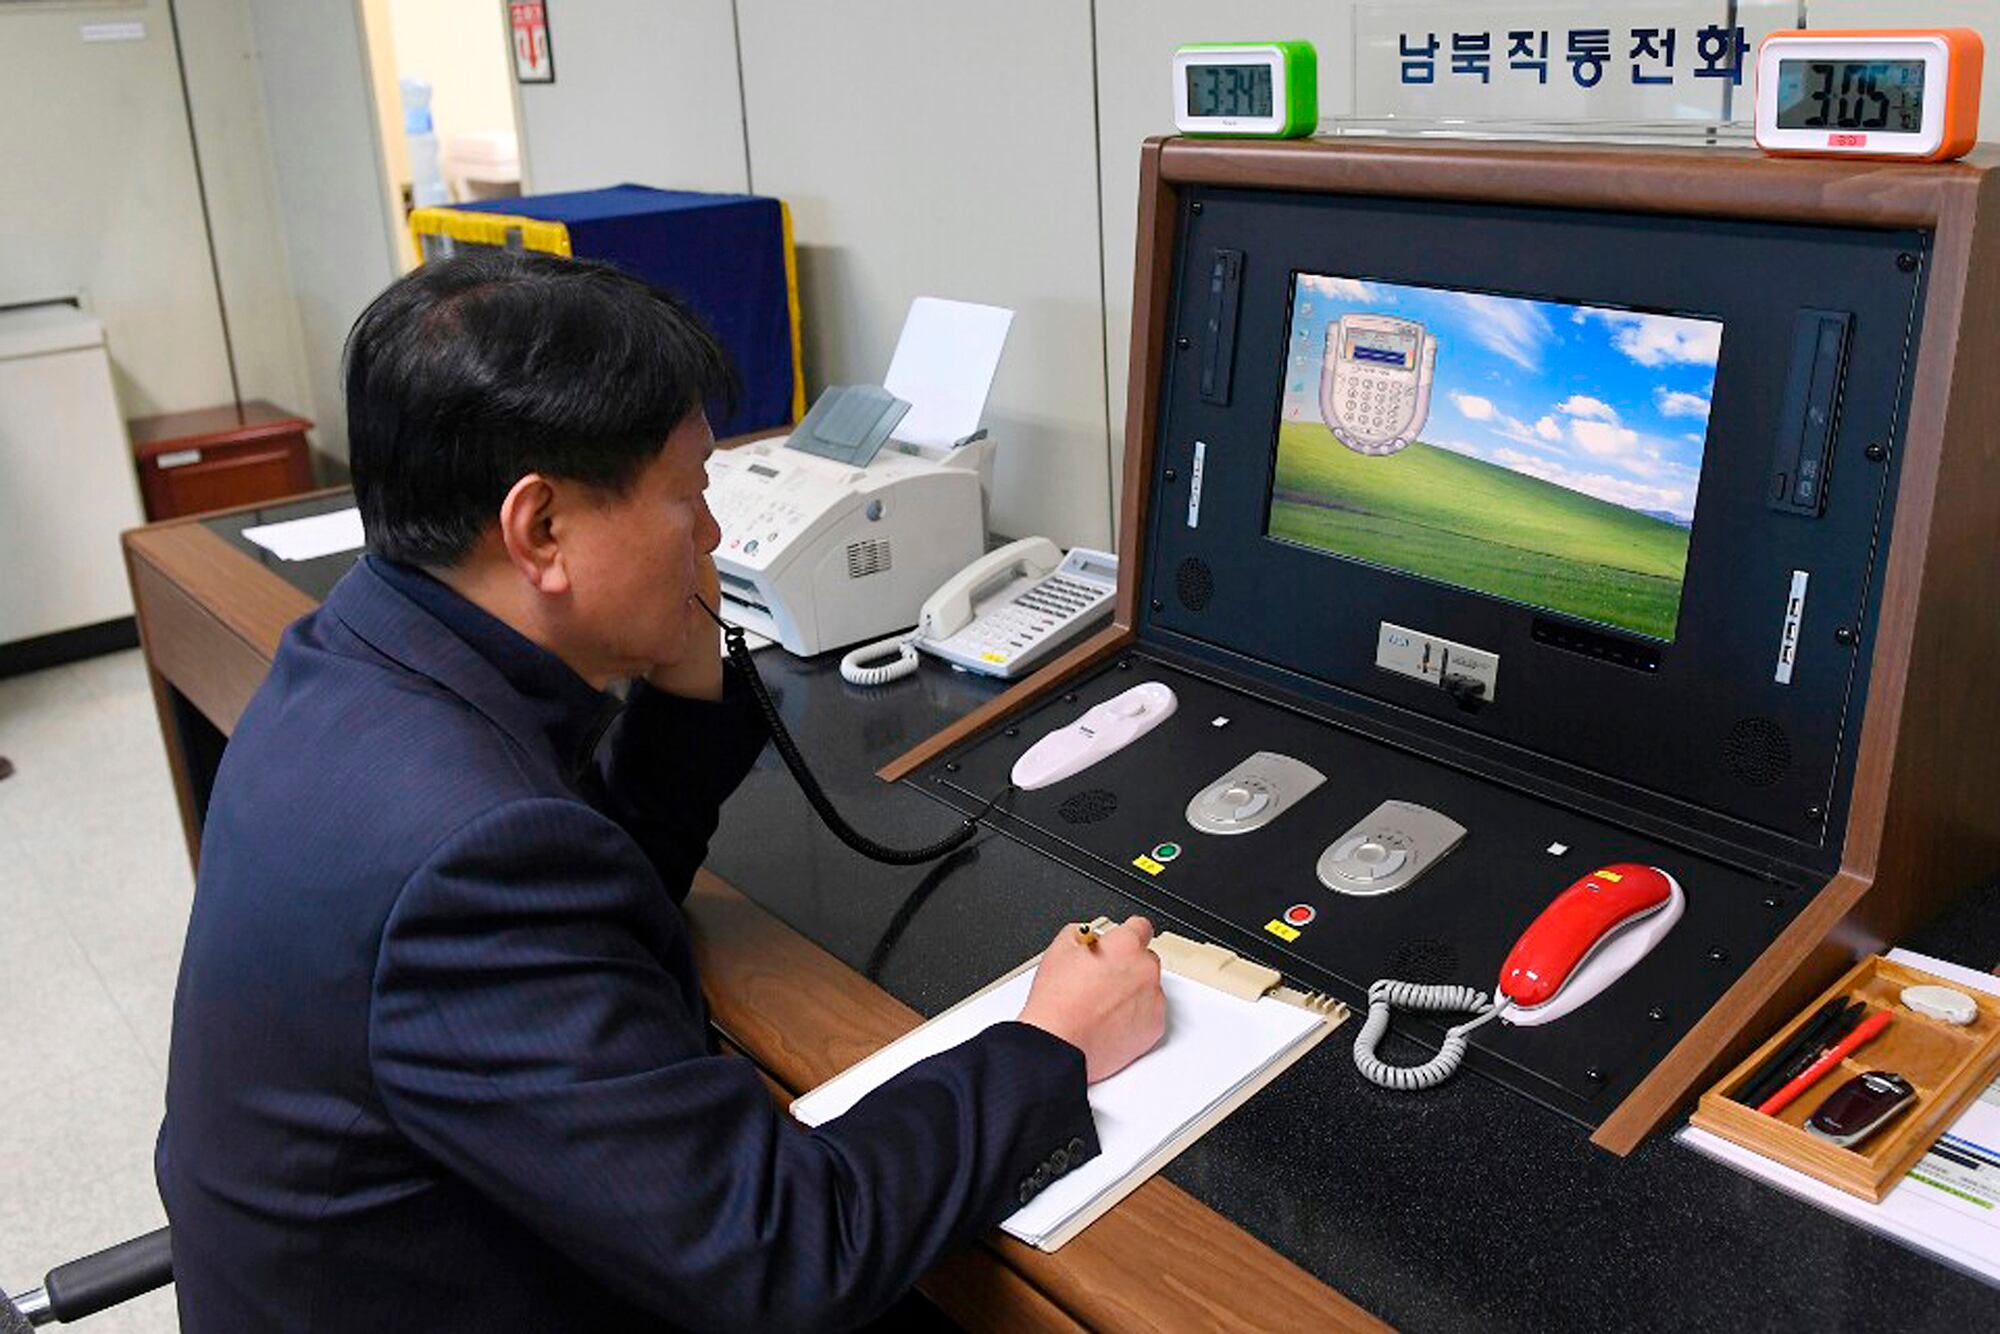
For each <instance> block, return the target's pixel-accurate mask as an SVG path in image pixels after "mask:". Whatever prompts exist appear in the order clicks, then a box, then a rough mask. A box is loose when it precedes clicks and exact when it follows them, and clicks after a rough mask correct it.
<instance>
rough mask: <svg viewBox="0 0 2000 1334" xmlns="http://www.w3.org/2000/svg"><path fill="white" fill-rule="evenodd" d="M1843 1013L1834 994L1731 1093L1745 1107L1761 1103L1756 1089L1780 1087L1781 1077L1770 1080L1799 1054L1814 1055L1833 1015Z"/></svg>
mask: <svg viewBox="0 0 2000 1334" xmlns="http://www.w3.org/2000/svg"><path fill="white" fill-rule="evenodd" d="M1846 1012H1847V1001H1846V1000H1845V999H1844V998H1842V997H1840V996H1835V997H1834V998H1833V999H1832V1000H1830V1001H1828V1002H1827V1003H1826V1004H1824V1005H1822V1006H1820V1007H1819V1011H1818V1012H1817V1013H1816V1014H1814V1015H1813V1017H1812V1018H1811V1019H1810V1020H1808V1021H1807V1022H1806V1025H1805V1027H1804V1028H1801V1029H1800V1030H1799V1031H1798V1032H1797V1033H1796V1034H1795V1035H1794V1036H1793V1038H1792V1040H1791V1041H1790V1042H1787V1043H1786V1044H1785V1045H1784V1046H1782V1047H1780V1048H1779V1049H1778V1050H1777V1052H1776V1053H1775V1054H1774V1055H1772V1056H1771V1057H1770V1058H1769V1059H1767V1060H1766V1061H1765V1062H1764V1063H1763V1064H1762V1065H1760V1066H1758V1067H1757V1069H1756V1070H1755V1071H1754V1072H1752V1073H1751V1075H1750V1077H1749V1078H1748V1079H1746V1080H1744V1081H1743V1084H1742V1086H1741V1087H1740V1088H1738V1089H1737V1091H1736V1092H1735V1093H1734V1094H1733V1095H1731V1096H1732V1097H1734V1099H1735V1100H1736V1101H1737V1102H1740V1103H1742V1104H1744V1105H1745V1106H1748V1107H1755V1106H1756V1105H1757V1104H1758V1103H1760V1102H1762V1101H1763V1100H1764V1099H1763V1097H1761V1096H1759V1094H1760V1091H1764V1086H1765V1085H1767V1084H1769V1085H1770V1086H1771V1087H1772V1088H1777V1087H1779V1086H1781V1085H1782V1083H1783V1080H1782V1079H1779V1080H1777V1082H1776V1083H1773V1082H1772V1081H1773V1079H1774V1078H1775V1077H1776V1076H1777V1075H1778V1073H1779V1072H1780V1071H1782V1070H1784V1069H1786V1068H1787V1067H1788V1066H1790V1065H1791V1064H1792V1063H1793V1062H1794V1061H1796V1060H1797V1059H1798V1058H1799V1057H1800V1056H1801V1055H1802V1054H1803V1053H1805V1052H1808V1051H1810V1052H1812V1053H1813V1054H1814V1055H1818V1053H1819V1052H1820V1051H1821V1050H1822V1046H1821V1042H1820V1039H1821V1037H1822V1035H1823V1034H1824V1033H1825V1031H1826V1030H1827V1029H1828V1028H1829V1027H1830V1026H1831V1025H1832V1024H1833V1023H1835V1022H1837V1019H1836V1016H1837V1015H1843V1014H1845V1013H1846Z"/></svg>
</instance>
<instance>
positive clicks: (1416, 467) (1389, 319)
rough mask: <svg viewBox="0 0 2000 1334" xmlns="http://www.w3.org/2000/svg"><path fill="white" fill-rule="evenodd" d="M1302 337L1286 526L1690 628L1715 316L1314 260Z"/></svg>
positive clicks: (1303, 296)
mask: <svg viewBox="0 0 2000 1334" xmlns="http://www.w3.org/2000/svg"><path fill="white" fill-rule="evenodd" d="M1285 345H1286V349H1287V353H1286V358H1285V363H1286V365H1285V381H1284V386H1283V393H1282V396H1281V399H1280V407H1279V419H1278V445H1277V451H1278V453H1277V467H1276V472H1275V475H1274V479H1273V483H1272V491H1271V507H1270V515H1269V520H1268V522H1267V525H1266V532H1267V533H1268V534H1269V535H1270V536H1271V537H1273V538H1277V539H1278V540H1280V541H1284V542H1292V543H1297V544H1299V545H1301V546H1306V547H1311V548H1314V549H1315V550H1318V551H1324V552H1328V553H1330V554H1332V555H1336V556H1342V557H1346V558H1348V559H1351V560H1357V561H1364V562H1367V563H1369V564H1372V565H1378V566H1385V567H1387V568H1390V569H1394V570H1401V571H1404V572H1407V573H1409V574H1413V575H1417V576H1419V577H1422V578H1425V579H1432V580H1436V581H1438V582H1440V583H1445V584H1450V585H1453V586H1455V587H1459V588H1465V589H1470V590H1472V591H1474V592H1478V593H1484V594H1489V595H1491V596H1493V597H1497V598H1503V599H1506V600H1508V601H1511V602H1518V603H1522V604H1525V605H1528V606H1532V607H1538V608H1542V609H1544V610H1547V611H1552V612H1557V613H1560V614H1563V615H1566V616H1573V617H1577V618H1578V619H1581V620H1585V621H1592V622H1596V623H1598V624H1601V625H1607V626H1612V627H1615V628H1617V629H1620V630H1625V631H1629V632H1632V633H1634V634H1638V635H1643V636H1646V637H1648V638H1651V639H1657V640H1671V639H1673V637H1674V628H1675V623H1676V622H1677V620H1678V619H1679V615H1680V603H1681V587H1682V583H1683V580H1684V579H1685V577H1686V573H1687V560H1688V538H1689V535H1690V533H1691V531H1692V529H1693V527H1694V505H1695V492H1696V489H1697V485H1698V483H1699V481H1700V478H1701V462H1702V453H1703V450H1704V448H1705V446H1706V443H1707V434H1708V410H1709V400H1710V398H1711V397H1712V396H1713V394H1714V390H1715V368H1716V361H1717V358H1718V357H1719V356H1720V355H1721V351H1722V324H1721V322H1720V321H1718V320H1713V319H1703V318H1699V317H1696V316H1690V315H1677V314H1662V313H1655V312H1647V311H1637V310H1628V309H1622V308H1616V307H1610V306H1595V305H1572V304H1568V303H1563V302H1554V301H1531V300H1528V299H1526V298H1523V297H1511V296H1496V295H1492V294H1489V293H1481V292H1460V291H1451V290H1447V289H1444V288H1437V287H1417V286H1409V285H1404V284H1398V283H1386V282H1377V281H1373V280H1363V279H1358V278H1342V277H1332V276H1328V275H1324V274H1313V273H1300V274H1297V275H1295V276H1294V282H1293V290H1292V313H1291V324H1290V328H1289V330H1288V331H1287V334H1286V339H1285Z"/></svg>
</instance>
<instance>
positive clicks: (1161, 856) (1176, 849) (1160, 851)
mask: <svg viewBox="0 0 2000 1334" xmlns="http://www.w3.org/2000/svg"><path fill="white" fill-rule="evenodd" d="M1180 855H1181V845H1180V844H1178V843H1162V844H1160V846H1159V847H1157V848H1154V849H1153V860H1154V861H1156V862H1170V861H1172V860H1173V859H1174V858H1176V857H1178V856H1180Z"/></svg>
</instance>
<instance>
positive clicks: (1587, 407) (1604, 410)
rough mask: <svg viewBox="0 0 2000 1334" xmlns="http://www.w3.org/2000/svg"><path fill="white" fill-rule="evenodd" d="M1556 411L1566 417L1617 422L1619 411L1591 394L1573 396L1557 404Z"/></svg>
mask: <svg viewBox="0 0 2000 1334" xmlns="http://www.w3.org/2000/svg"><path fill="white" fill-rule="evenodd" d="M1556 411H1557V412H1560V413H1562V414H1563V415H1564V416H1566V417H1594V418H1596V419H1597V420H1598V421H1607V422H1613V423H1615V422H1617V420H1618V409H1617V408H1614V407H1612V406H1611V405H1610V404H1609V403H1606V402H1605V401H1604V400H1603V399H1601V398H1592V397H1591V396H1590V395H1589V394H1571V395H1570V396H1569V397H1568V398H1566V399H1564V400H1563V401H1562V402H1560V403H1558V404H1556Z"/></svg>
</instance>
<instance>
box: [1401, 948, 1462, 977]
mask: <svg viewBox="0 0 2000 1334" xmlns="http://www.w3.org/2000/svg"><path fill="white" fill-rule="evenodd" d="M1388 976H1390V977H1393V978H1395V979H1396V980H1397V981H1399V982H1420V983H1423V984H1424V985H1426V986H1435V985H1436V984H1438V983H1440V982H1457V981H1461V980H1462V979H1461V978H1459V977H1458V951H1457V950H1455V949H1453V948H1452V947H1451V946H1449V945H1447V944H1445V943H1444V942H1443V941H1442V940H1412V941H1410V942H1409V943H1407V944H1405V945H1404V946H1403V947H1402V948H1401V949H1399V950H1397V951H1396V954H1395V957H1394V958H1392V959H1390V960H1389V972H1388Z"/></svg>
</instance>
